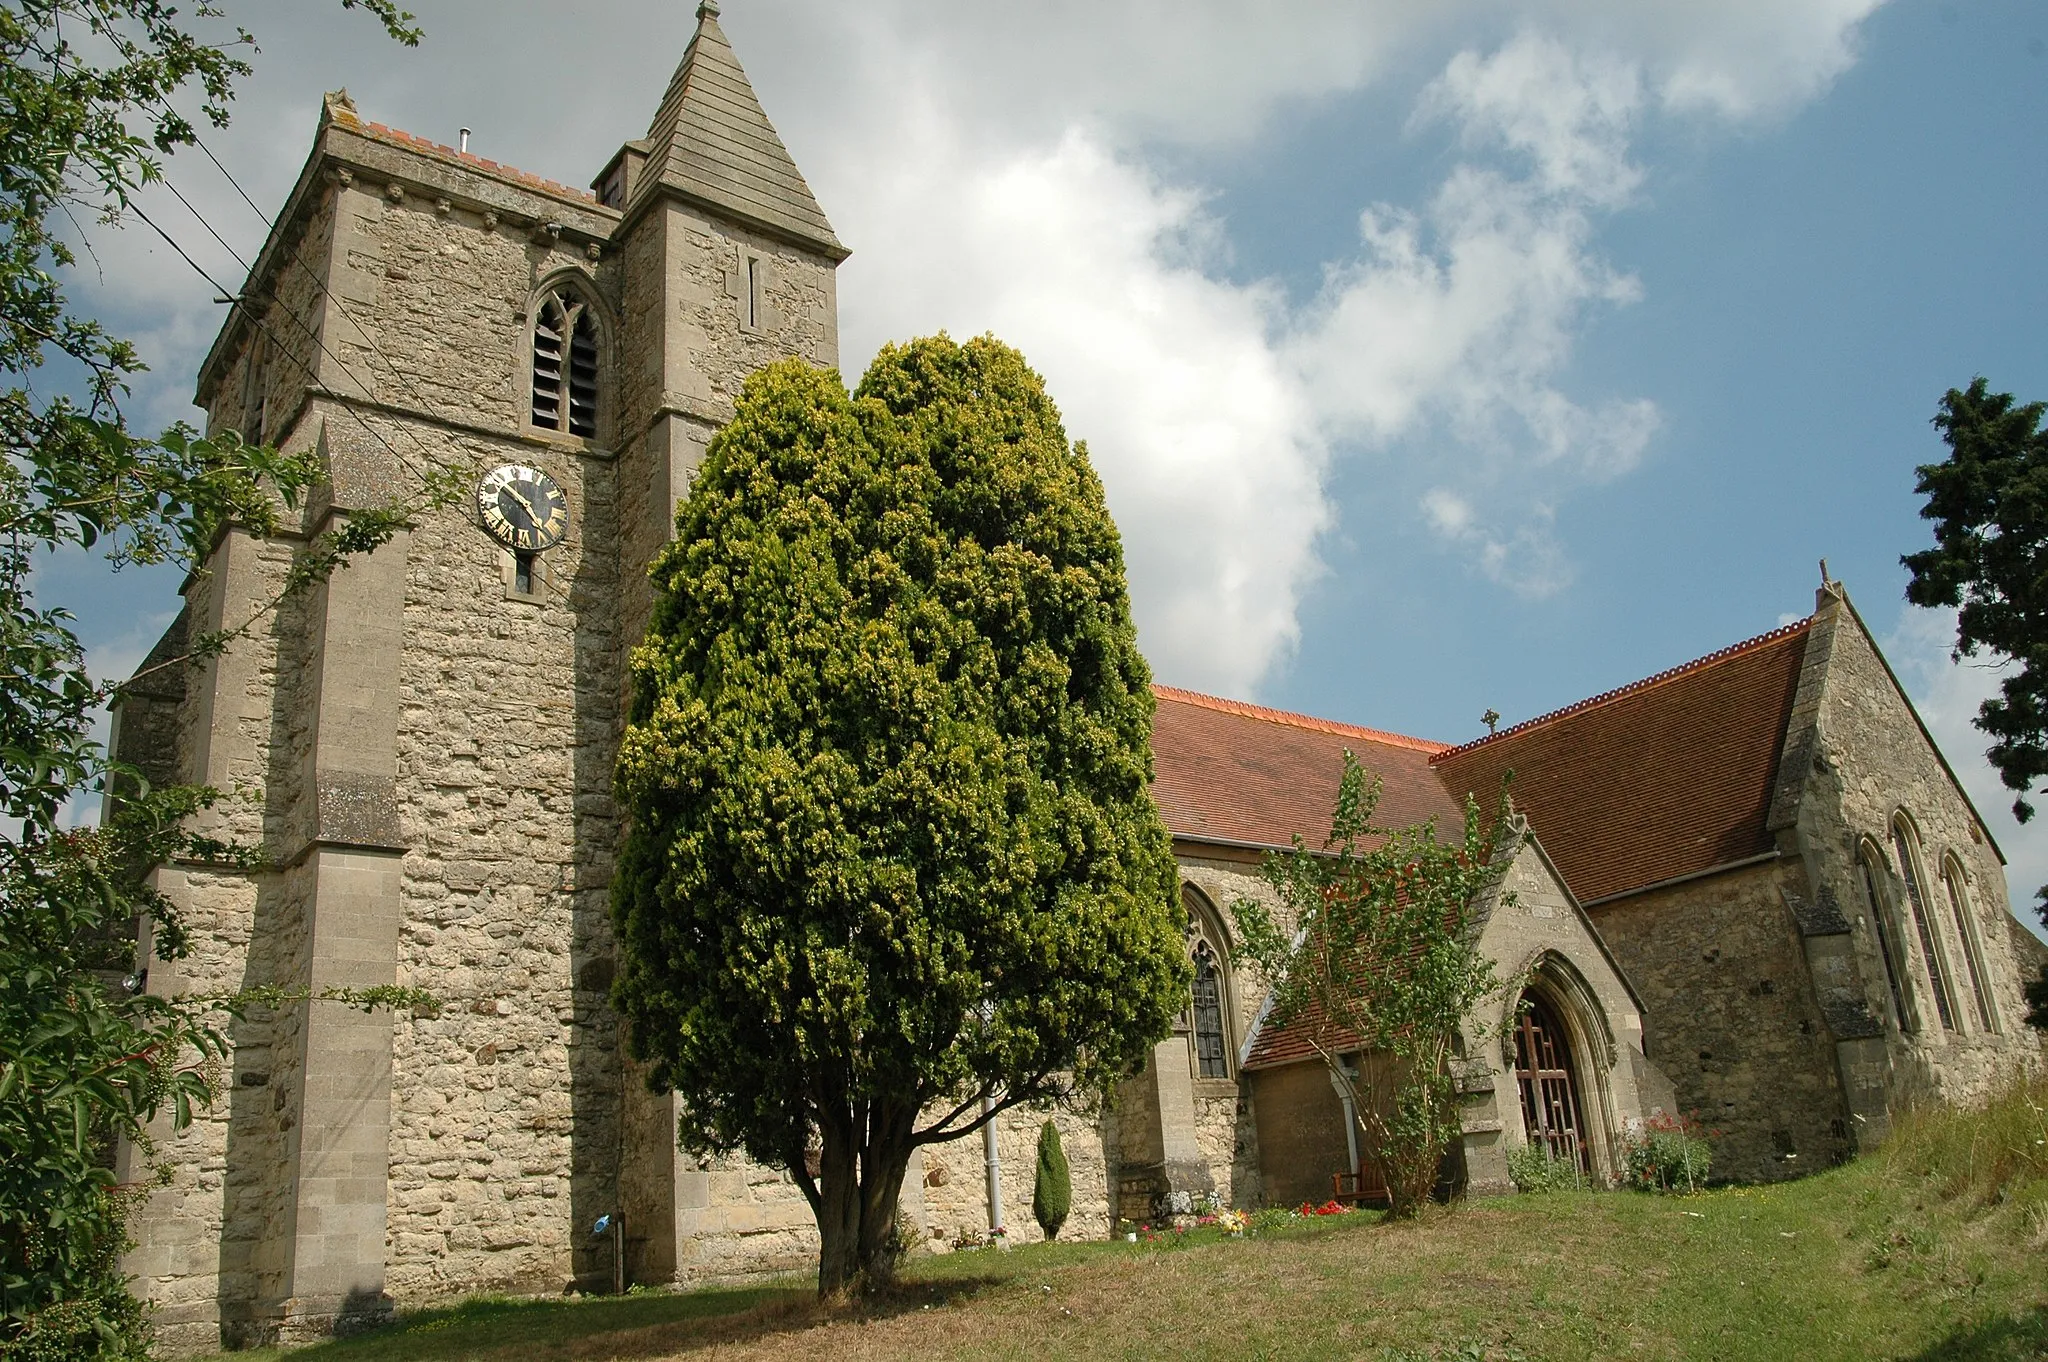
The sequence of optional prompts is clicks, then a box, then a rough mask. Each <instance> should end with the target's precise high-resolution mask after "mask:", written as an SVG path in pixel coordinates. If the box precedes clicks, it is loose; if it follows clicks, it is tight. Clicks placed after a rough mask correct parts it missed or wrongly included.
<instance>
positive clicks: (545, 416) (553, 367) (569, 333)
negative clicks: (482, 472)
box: [533, 290, 598, 440]
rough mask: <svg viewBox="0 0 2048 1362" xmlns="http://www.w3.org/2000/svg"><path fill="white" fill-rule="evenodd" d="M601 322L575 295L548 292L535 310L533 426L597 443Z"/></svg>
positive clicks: (564, 292) (563, 292)
mask: <svg viewBox="0 0 2048 1362" xmlns="http://www.w3.org/2000/svg"><path fill="white" fill-rule="evenodd" d="M597 354H598V346H597V322H596V320H595V319H594V318H593V317H592V316H591V315H590V307H589V305H588V304H587V303H585V302H584V301H583V300H582V299H581V298H578V297H577V296H576V295H575V294H573V293H569V292H566V291H562V290H557V291H555V292H552V293H549V294H548V295H546V296H545V297H544V298H542V299H541V301H540V305H539V306H538V307H536V308H535V309H534V311H533V424H534V425H536V426H538V427H539V428H540V429H542V430H558V431H562V432H565V433H567V434H570V435H580V436H582V437H583V438H584V439H586V440H593V439H596V438H597V396H598V393H597Z"/></svg>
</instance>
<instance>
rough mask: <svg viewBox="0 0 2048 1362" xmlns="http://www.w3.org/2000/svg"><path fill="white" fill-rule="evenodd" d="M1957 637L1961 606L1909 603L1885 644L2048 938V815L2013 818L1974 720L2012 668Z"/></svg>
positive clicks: (2021, 913) (2026, 912) (2013, 892)
mask: <svg viewBox="0 0 2048 1362" xmlns="http://www.w3.org/2000/svg"><path fill="white" fill-rule="evenodd" d="M1955 641H1956V615H1955V611H1953V610H1920V609H1916V608H1915V607H1913V606H1906V607H1904V608H1903V609H1902V610H1901V612H1900V615H1899V622H1898V624H1897V626H1896V627H1894V628H1893V630H1892V631H1891V633H1890V634H1888V635H1886V636H1885V638H1884V639H1883V641H1882V646H1883V648H1884V652H1885V656H1886V657H1887V658H1889V659H1890V660H1891V664H1892V668H1893V670H1895V671H1896V672H1897V673H1898V675H1899V680H1900V682H1901V683H1902V684H1903V685H1904V686H1905V687H1906V691H1907V693H1908V694H1910V695H1911V696H1912V697H1913V705H1914V708H1916V709H1918V710H1919V711H1920V718H1921V719H1922V720H1923V721H1924V722H1925V723H1926V724H1927V728H1928V731H1929V732H1931V733H1933V734H1934V740H1935V742H1936V743H1937V744H1939V745H1940V747H1941V750H1942V754H1943V755H1944V756H1946V757H1947V758H1948V760H1949V765H1950V766H1952V767H1953V768H1954V769H1955V773H1956V778H1957V779H1959V780H1960V781H1962V783H1963V788H1964V789H1966V790H1968V791H1969V794H1970V799H1971V802H1973V803H1974V804H1975V805H1976V806H1977V812H1978V813H1979V814H1981V815H1983V818H1984V821H1985V823H1986V824H1987V825H1988V827H1989V829H1990V832H1991V835H1992V837H1993V838H1995V839H1996V840H1997V842H1998V846H1999V849H2000V850H2002V851H2003V852H2004V853H2005V856H2006V867H2005V878H2006V885H2007V889H2008V901H2009V902H2010V903H2011V904H2012V905H2013V908H2014V912H2015V916H2017V917H2018V918H2019V919H2020V921H2022V922H2024V923H2026V924H2027V925H2028V926H2029V927H2031V928H2032V929H2033V930H2034V933H2035V934H2036V935H2037V936H2040V937H2042V938H2043V939H2044V940H2048V930H2044V929H2043V927H2042V925H2041V923H2040V920H2039V918H2038V917H2037V916H2036V914H2035V913H2034V911H2033V904H2034V891H2035V890H2036V889H2038V888H2040V887H2041V886H2042V885H2044V884H2048V817H2044V816H2043V815H2041V814H2036V815H2035V817H2034V818H2033V819H2031V820H2029V821H2028V822H2026V823H2024V824H2023V823H2021V822H2020V821H2019V820H2018V819H2016V818H2014V817H2013V814H2012V801H2013V792H2012V791H2011V790H2008V789H2006V788H2005V785H2004V783H2003V782H2001V781H2000V780H1999V778H1998V772H1997V771H1995V770H1994V769H1992V766H1991V763H1990V762H1989V761H1987V760H1985V758H1984V750H1985V748H1987V747H1988V746H1990V740H1989V739H1988V738H1987V737H1986V736H1985V735H1984V734H1983V733H1982V732H1980V731H1979V730H1978V729H1977V728H1976V726H1975V725H1974V724H1973V723H1972V720H1974V719H1975V718H1976V717H1977V707H1978V706H1979V705H1981V704H1982V703H1983V702H1984V701H1985V700H1986V699H1988V698H1990V697H1991V696H1993V695H1995V694H1997V692H1998V684H1999V679H2000V677H2001V676H2002V675H2003V673H2004V670H2005V669H2004V668H2003V667H1993V666H1988V665H1986V664H1984V663H1982V662H1973V661H1971V660H1969V659H1967V658H1966V659H1964V660H1962V661H1961V662H1957V661H1954V660H1952V659H1951V658H1950V656H1949V653H1950V651H1951V650H1952V649H1953V648H1954V647H1955Z"/></svg>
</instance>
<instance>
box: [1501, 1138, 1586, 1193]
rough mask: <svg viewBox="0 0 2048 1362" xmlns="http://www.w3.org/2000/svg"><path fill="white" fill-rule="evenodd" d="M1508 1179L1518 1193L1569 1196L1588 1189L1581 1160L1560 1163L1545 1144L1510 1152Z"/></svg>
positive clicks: (1561, 1160) (1523, 1147) (1565, 1160)
mask: <svg viewBox="0 0 2048 1362" xmlns="http://www.w3.org/2000/svg"><path fill="white" fill-rule="evenodd" d="M1508 1177H1509V1178H1510V1179H1511V1180H1512V1181H1513V1182H1514V1184H1515V1190H1516V1191H1518V1192H1569V1191H1572V1190H1574V1189H1576V1188H1580V1187H1584V1186H1585V1185H1586V1174H1585V1172H1584V1170H1582V1169H1581V1168H1580V1167H1579V1163H1578V1160H1576V1159H1561V1158H1559V1157H1557V1155H1555V1154H1553V1153H1551V1152H1550V1147H1549V1146H1548V1145H1542V1144H1525V1145H1523V1146H1521V1147H1520V1148H1518V1149H1510V1150H1509V1151H1508Z"/></svg>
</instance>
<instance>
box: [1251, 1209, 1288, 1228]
mask: <svg viewBox="0 0 2048 1362" xmlns="http://www.w3.org/2000/svg"><path fill="white" fill-rule="evenodd" d="M1299 1218H1300V1217H1298V1216H1296V1215H1295V1214H1294V1212H1293V1211H1290V1210H1288V1209H1287V1208H1286V1207H1285V1206H1268V1207H1266V1208H1265V1209H1264V1210H1259V1211H1253V1212H1252V1221H1251V1230H1252V1233H1253V1234H1268V1233H1271V1232H1272V1231H1274V1230H1284V1229H1286V1228H1287V1227H1288V1226H1290V1225H1292V1224H1295V1223H1296V1222H1297V1221H1298V1220H1299Z"/></svg>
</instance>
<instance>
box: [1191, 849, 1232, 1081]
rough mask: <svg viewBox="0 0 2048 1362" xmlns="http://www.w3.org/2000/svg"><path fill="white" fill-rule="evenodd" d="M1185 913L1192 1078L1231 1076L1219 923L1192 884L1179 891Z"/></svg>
mask: <svg viewBox="0 0 2048 1362" xmlns="http://www.w3.org/2000/svg"><path fill="white" fill-rule="evenodd" d="M1181 901H1182V903H1183V904H1184V905H1185V906H1186V908H1187V912H1188V955H1189V959H1190V961H1191V963H1192V964H1193V965H1194V969H1195V987H1194V997H1193V998H1192V999H1191V1006H1190V1008H1189V1023H1190V1024H1189V1028H1188V1029H1189V1033H1190V1035H1191V1037H1192V1039H1193V1041H1194V1049H1195V1056H1194V1058H1195V1077H1197V1078H1229V1077H1230V962H1229V956H1228V955H1227V954H1226V953H1225V952H1226V947H1225V945H1224V938H1223V933H1222V924H1221V923H1220V922H1218V921H1216V920H1215V917H1214V910H1213V909H1211V908H1210V907H1209V905H1208V902H1207V900H1205V899H1203V898H1202V896H1201V892H1200V891H1199V890H1197V889H1196V888H1194V886H1192V885H1188V886H1184V887H1183V888H1182V890H1181Z"/></svg>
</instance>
